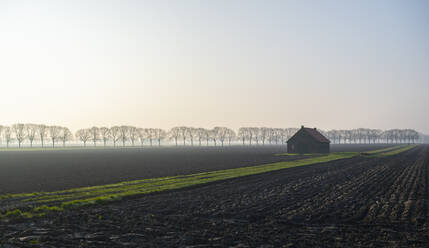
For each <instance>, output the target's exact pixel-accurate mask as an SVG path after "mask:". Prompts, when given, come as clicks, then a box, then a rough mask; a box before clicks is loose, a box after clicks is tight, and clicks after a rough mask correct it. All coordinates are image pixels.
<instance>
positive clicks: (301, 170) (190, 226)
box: [0, 146, 429, 247]
mask: <svg viewBox="0 0 429 248" xmlns="http://www.w3.org/2000/svg"><path fill="white" fill-rule="evenodd" d="M383 148H385V147H383V146H379V147H375V146H354V147H353V146H338V147H333V150H335V151H337V152H339V151H347V152H348V153H338V154H342V155H333V156H338V157H332V160H329V159H327V158H326V159H325V162H321V161H323V157H318V156H310V157H309V158H302V157H300V156H275V155H273V154H275V153H282V152H284V151H283V150H282V149H278V147H277V148H276V147H267V148H258V149H259V150H260V152H259V153H258V152H257V150H258V149H255V150H252V149H253V148H246V149H244V148H238V147H236V148H232V149H237V150H236V151H233V150H228V151H227V150H224V151H218V150H213V151H207V150H206V151H202V150H200V151H199V153H203V154H204V153H205V155H204V156H202V157H201V160H198V159H194V160H192V159H191V158H190V157H189V153H192V152H193V150H192V149H191V150H187V151H183V150H182V151H180V150H177V152H178V155H176V156H177V157H174V159H175V160H176V162H177V161H180V160H178V157H179V156H181V155H179V154H187V156H184V157H186V158H188V159H189V160H187V161H198V162H194V163H191V162H183V164H182V165H183V167H186V166H188V167H189V168H187V169H186V172H185V173H183V172H182V171H180V172H177V171H174V170H173V169H172V168H174V167H173V164H174V163H172V164H171V165H170V166H167V167H163V168H165V170H167V171H166V172H163V173H165V174H153V175H151V176H147V177H146V176H144V175H143V174H142V175H143V177H146V178H151V177H159V176H163V177H165V176H174V175H180V174H191V173H198V172H203V171H212V170H222V169H223V170H224V171H220V172H219V173H223V174H222V175H235V174H233V173H236V172H240V173H243V171H244V169H237V168H238V167H242V166H246V165H254V167H249V168H250V169H246V170H245V171H252V172H254V171H257V170H261V172H265V173H260V172H258V173H254V174H253V175H252V174H242V175H241V174H240V175H239V176H238V177H231V178H232V179H228V180H224V179H222V180H219V181H213V182H210V183H206V184H197V185H194V186H191V187H187V188H182V189H177V190H170V191H165V192H163V193H152V194H145V195H135V196H133V197H129V198H127V199H123V200H119V201H114V202H109V203H108V204H106V205H104V204H95V205H91V206H87V207H79V208H76V209H63V210H61V211H52V212H49V213H47V216H45V217H42V218H31V219H16V220H15V219H13V218H11V219H8V218H5V219H3V220H2V222H0V233H1V234H0V244H2V243H4V244H6V243H7V244H8V246H7V247H25V246H29V247H58V246H60V247H118V246H119V247H224V246H227V247H229V246H233V247H258V246H262V245H265V246H264V247H335V246H340V247H383V246H384V247H427V245H428V244H429V219H428V216H427V214H428V210H429V209H428V194H429V192H428V180H429V174H428V166H429V147H428V146H417V147H404V148H403V149H401V148H399V149H400V150H393V151H390V150H379V151H378V152H368V153H366V154H365V155H359V153H358V152H364V151H365V152H366V151H368V150H374V149H383ZM169 149H170V148H169ZM171 149H172V150H171V151H173V150H174V149H173V148H171ZM206 149H207V148H206ZM265 149H266V150H265ZM171 151H170V153H172V152H171ZM179 151H180V152H179ZM92 152H94V151H92ZM122 152H124V151H122ZM159 152H160V151H159ZM352 152H355V153H352ZM109 153H113V151H110V152H109ZM211 153H213V155H212V157H210V158H212V159H217V163H213V164H211V163H209V161H208V160H207V161H205V160H204V158H203V157H205V158H206V159H207V157H206V155H207V154H211ZM219 153H220V154H221V156H220V155H219ZM8 154H9V153H8ZM228 154H229V155H228ZM233 154H236V155H233ZM237 154H240V155H237ZM75 156H76V155H75ZM158 156H161V157H162V156H165V153H163V152H160V155H158ZM228 156H230V157H228ZM252 156H253V157H252ZM233 158H234V159H236V160H233ZM169 159H172V161H174V159H173V158H169ZM258 159H259V160H258ZM303 159H304V160H306V161H310V160H311V161H313V162H314V163H313V162H312V163H308V164H307V165H305V166H299V165H304V164H303V163H301V164H300V162H299V161H303ZM110 160H111V158H110ZM286 160H287V161H286ZM107 161H108V160H107ZM154 161H156V159H154ZM222 161H224V162H223V163H222ZM229 161H233V162H231V163H228V162H229ZM316 161H318V162H316ZM202 162H204V164H210V166H207V167H202V166H201V163H202ZM205 162H207V163H205ZM263 163H272V164H273V165H272V166H271V167H270V166H268V165H264V166H257V165H259V164H263ZM160 164H162V163H160ZM160 164H158V166H161V165H160ZM121 165H122V164H121ZM288 165H296V166H288ZM275 166H277V168H276V169H273V170H271V169H272V168H274V167H275ZM282 166H283V167H282ZM145 167H147V166H145ZM177 167H179V165H177ZM124 168H131V167H128V166H126V167H124ZM152 168H153V167H152ZM158 168H159V167H158ZM282 168H287V169H282ZM37 169H38V168H37ZM225 169H229V170H225ZM128 171H130V169H129V170H128ZM111 173H112V172H111ZM216 173H217V172H215V173H213V175H215V176H216V175H219V173H217V174H216ZM228 173H229V174H228ZM131 174H132V173H131ZM204 175H205V176H204V177H200V178H199V180H204V179H205V177H206V175H212V174H210V173H206V174H204ZM243 175H247V176H243ZM140 178H142V177H141V176H140ZM181 178H182V177H180V178H179V179H181ZM185 179H186V178H185ZM109 180H111V179H109ZM115 180H122V179H121V178H115ZM175 180H176V178H175ZM113 182H115V181H109V183H113ZM57 184H61V181H57ZM121 187H122V185H121ZM59 188H61V187H59ZM73 194H74V193H73ZM42 196H43V194H42ZM11 199H13V197H12V198H11ZM8 200H9V198H6V199H4V200H3V201H8ZM103 203H104V202H103ZM0 247H1V245H0Z"/></svg>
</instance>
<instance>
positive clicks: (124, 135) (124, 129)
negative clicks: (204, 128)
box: [119, 126, 129, 146]
mask: <svg viewBox="0 0 429 248" xmlns="http://www.w3.org/2000/svg"><path fill="white" fill-rule="evenodd" d="M128 129H129V128H128V126H120V127H119V137H120V139H121V140H122V146H125V142H127V140H128V138H129V136H128V134H129V131H128Z"/></svg>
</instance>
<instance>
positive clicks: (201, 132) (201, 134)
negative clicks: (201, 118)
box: [195, 128, 205, 146]
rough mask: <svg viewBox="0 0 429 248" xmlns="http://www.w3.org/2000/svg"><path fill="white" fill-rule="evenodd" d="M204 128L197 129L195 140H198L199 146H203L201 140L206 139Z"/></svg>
mask: <svg viewBox="0 0 429 248" xmlns="http://www.w3.org/2000/svg"><path fill="white" fill-rule="evenodd" d="M204 133H205V130H204V128H197V129H195V138H196V139H197V140H198V145H199V146H201V140H202V139H203V138H204Z"/></svg>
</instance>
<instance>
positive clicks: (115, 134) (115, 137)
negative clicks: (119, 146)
mask: <svg viewBox="0 0 429 248" xmlns="http://www.w3.org/2000/svg"><path fill="white" fill-rule="evenodd" d="M120 134H121V128H120V127H118V126H114V127H112V128H110V136H111V137H112V141H113V146H114V147H115V146H116V142H118V141H119V139H120V137H121V135H120Z"/></svg>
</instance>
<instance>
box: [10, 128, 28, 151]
mask: <svg viewBox="0 0 429 248" xmlns="http://www.w3.org/2000/svg"><path fill="white" fill-rule="evenodd" d="M12 132H13V133H14V134H15V138H16V140H17V141H18V147H19V148H21V143H22V141H24V139H25V137H26V136H27V135H26V134H25V125H24V124H21V123H18V124H13V125H12Z"/></svg>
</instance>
